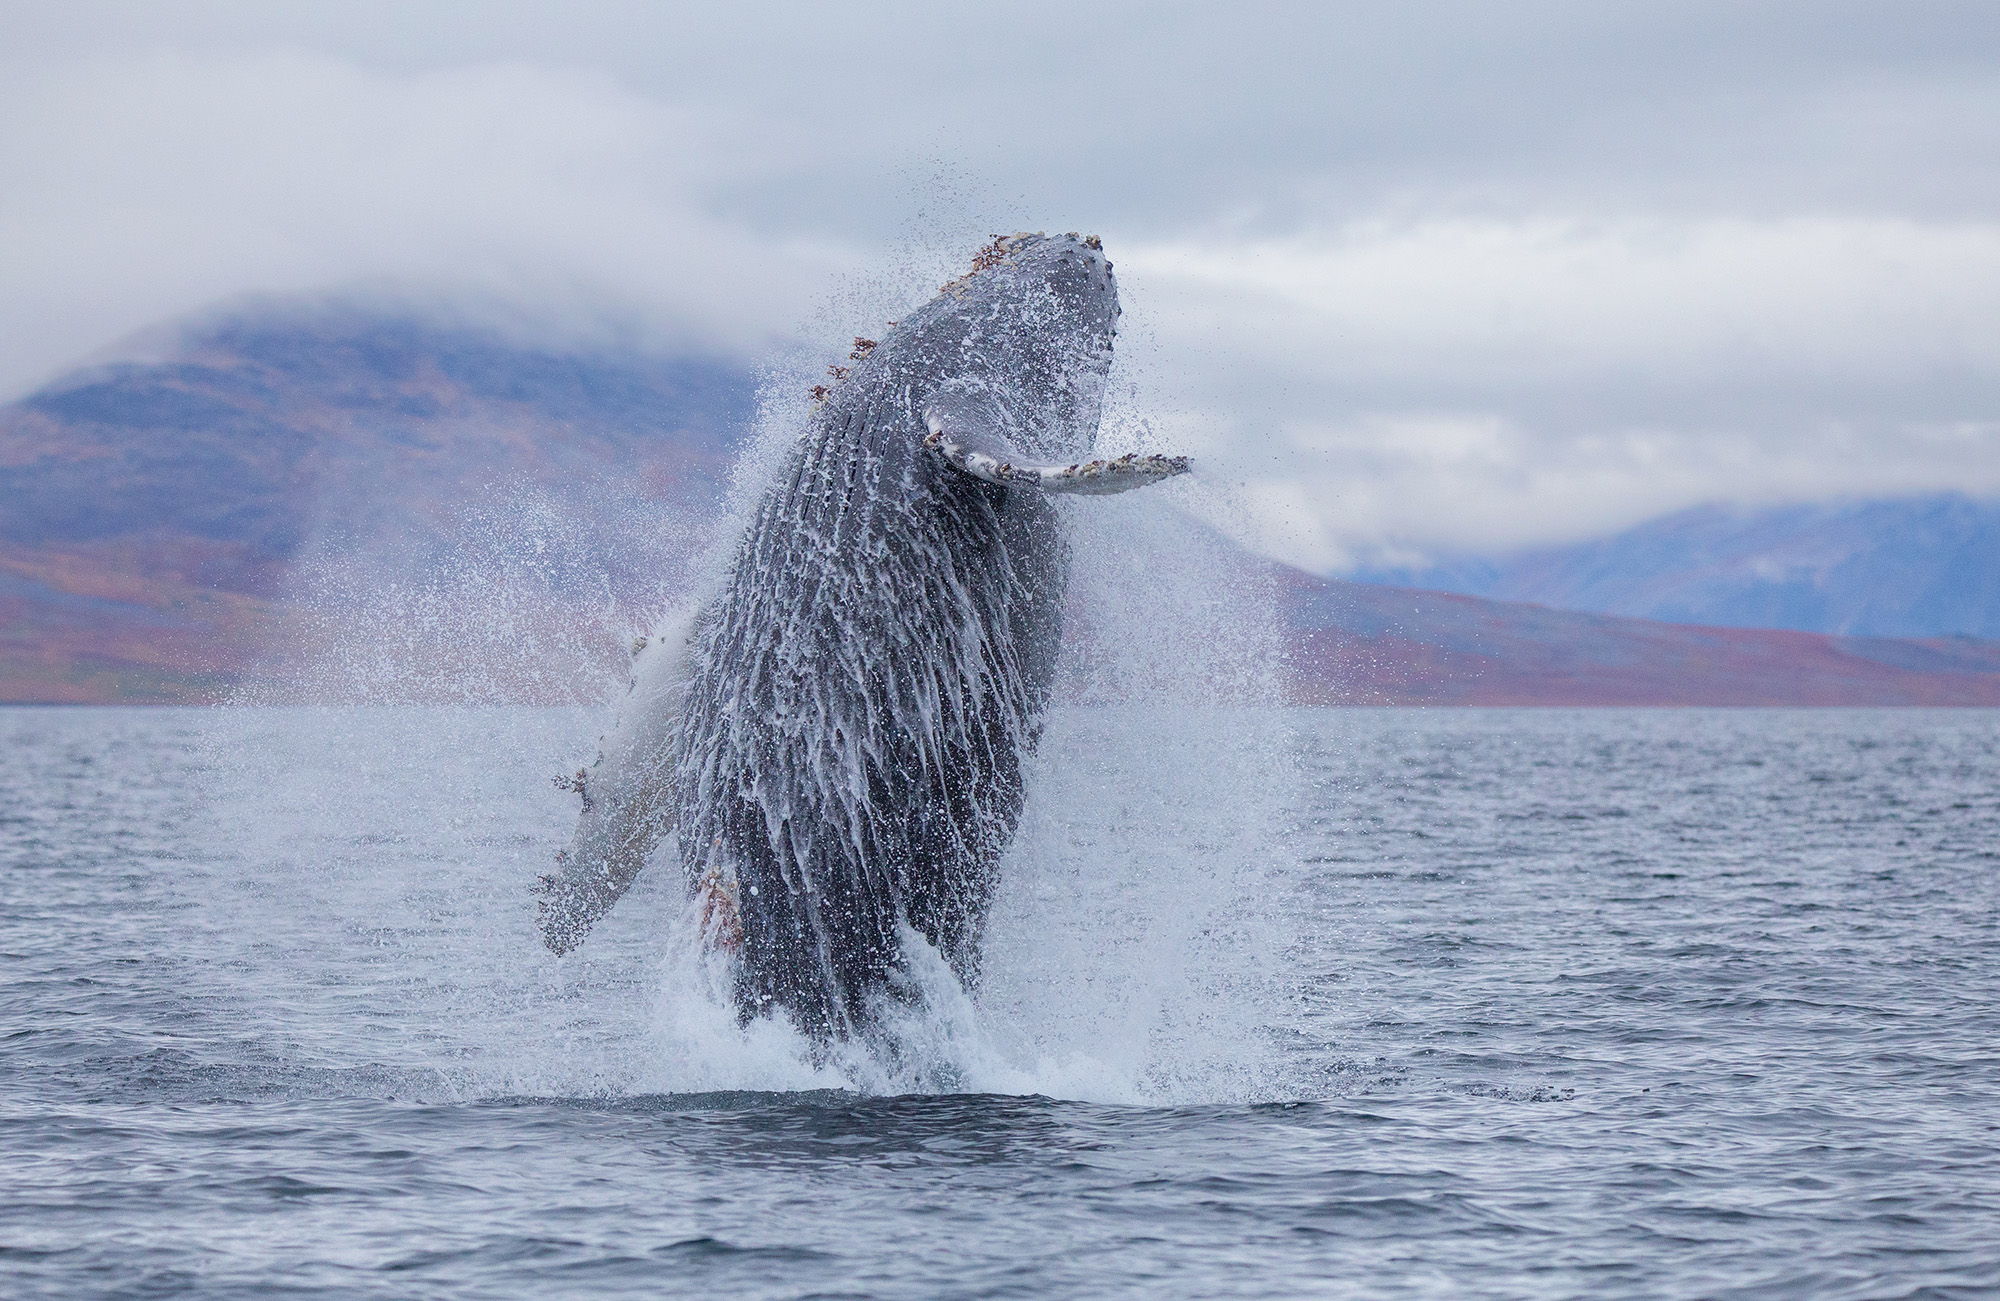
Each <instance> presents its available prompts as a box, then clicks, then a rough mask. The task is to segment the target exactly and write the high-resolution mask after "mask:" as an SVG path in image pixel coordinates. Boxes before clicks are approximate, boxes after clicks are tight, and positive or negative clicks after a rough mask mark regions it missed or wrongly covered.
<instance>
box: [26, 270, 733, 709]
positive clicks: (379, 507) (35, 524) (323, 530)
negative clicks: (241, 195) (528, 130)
mask: <svg viewBox="0 0 2000 1301" xmlns="http://www.w3.org/2000/svg"><path fill="white" fill-rule="evenodd" d="M753 398H754V383H753V380H752V378H751V377H750V376H749V375H748V374H747V373H745V372H744V371H742V370H741V369H739V368H736V367H733V366H730V365H727V364H725V363H720V362H712V361H704V360H691V359H661V358H657V357H652V356H648V355H644V354H640V353H636V352H622V351H618V350H594V351H584V350H577V351H569V352H563V351H552V350H547V349H543V348H537V347H529V346H522V345H519V344H516V343H512V342H509V341H508V340H506V339H504V338H502V337H500V336H498V335H495V334H491V333H488V332H483V331H480V330H476V329H465V328H457V327H450V326H444V325H437V324H427V323H422V322H418V321H412V320H408V319H402V318H398V317H388V316H382V315H376V314H370V313H366V312H360V311H354V310H347V309H318V310H308V309H300V310H295V311H287V312H277V313H272V312H266V313H262V314H258V315H255V316H249V317H240V318H235V319H229V320H224V321H221V322H217V323H213V324H211V325H209V326H207V327H205V328H201V329H197V330H193V331H191V332H190V333H189V334H188V335H187V336H186V337H185V338H184V339H183V340H182V342H181V343H180V345H179V346H178V347H177V348H175V349H174V351H173V353H172V355H171V357H170V358H168V359H167V360H164V361H160V362H155V363H150V364H124V365H116V366H108V367H102V368H97V369H93V370H89V371H86V372H83V373H80V374H77V375H74V376H72V377H69V378H67V379H65V380H63V381H61V382H59V383H57V384H54V385H51V386H50V387H48V388H45V389H43V390H41V391H39V392H37V393H34V394H31V395H30V396H28V397H27V398H25V399H23V400H22V401H19V402H17V403H14V404H12V405H11V406H8V407H5V408H0V699H11V700H44V701H57V702H93V701H114V700H115V701H163V700H183V699H191V698H204V697H207V696H211V695H213V693H214V692H216V691H217V690H219V689H221V688H222V687H223V686H225V685H227V684H229V683H232V682H240V681H241V680H242V679H243V678H244V676H245V675H246V674H255V673H258V672H263V671H265V670H267V669H270V668H271V667H272V666H273V665H274V664H275V663H276V661H278V660H281V659H284V658H285V657H286V654H287V651H288V648H290V647H294V646H296V644H297V643H298V642H299V640H300V639H301V638H303V637H306V636H312V635H317V636H323V635H324V634H325V633H326V631H327V629H325V628H318V629H311V630H309V629H306V628H304V627H303V626H302V625H301V623H300V619H301V617H302V616H301V610H302V608H303V607H304V606H305V605H306V604H307V603H306V602H305V601H303V599H302V598H303V597H305V596H306V595H308V593H307V592H306V591H304V590H303V589H304V588H307V587H311V588H313V589H315V590H314V591H313V592H312V593H311V595H313V596H314V597H315V600H314V601H312V602H311V603H310V604H311V607H312V610H313V611H314V613H315V615H316V616H317V617H318V618H319V619H320V621H321V622H322V623H324V622H325V621H326V619H327V617H328V613H329V610H330V609H331V608H332V607H333V606H334V605H337V601H335V600H332V599H331V598H333V597H338V596H339V595H340V593H339V592H338V591H334V590H332V589H338V588H341V587H343V586H345V587H346V588H348V589H350V594H352V593H353V592H358V591H359V589H360V588H362V587H363V586H364V585H366V582H367V581H369V579H370V578H371V577H372V578H380V579H382V580H384V581H383V582H381V583H378V584H376V586H378V587H381V588H383V589H385V590H386V589H389V588H396V589H401V590H421V591H423V592H425V593H427V594H428V596H429V597H430V598H431V599H432V603H433V605H434V604H435V597H436V594H437V592H438V591H440V590H441V589H442V587H443V585H444V584H445V583H446V582H447V581H448V580H449V579H450V577H451V575H452V574H453V571H454V569H456V571H457V573H458V575H459V577H461V578H465V577H467V573H468V571H469V570H471V569H473V568H475V567H476V565H475V564H474V562H475V561H484V562H492V561H494V560H495V559H496V557H497V558H499V559H503V560H505V561H506V562H507V566H511V568H509V569H508V572H509V573H511V574H513V575H514V576H515V577H517V578H519V577H521V575H522V572H523V565H522V563H521V562H522V558H523V556H526V555H529V554H531V553H533V554H535V555H537V556H538V557H539V558H538V559H536V560H535V562H534V568H535V572H534V573H533V574H532V575H531V577H532V578H533V579H534V581H536V582H537V583H539V585H540V586H541V587H542V588H543V589H545V593H546V595H547V596H548V597H549V600H550V602H551V603H552V605H553V606H556V607H560V606H562V605H564V604H565V603H568V604H570V605H577V604H579V603H581V604H583V605H590V604H593V603H595V604H598V605H601V604H602V601H603V599H605V588H606V587H607V584H617V585H620V586H622V587H624V588H626V589H631V588H633V587H634V586H639V587H643V586H644V584H645V583H646V582H647V581H650V580H651V579H652V573H651V572H650V571H658V570H670V569H671V568H672V564H673V561H674V559H675V557H676V556H678V555H680V554H681V553H682V552H684V551H685V550H687V549H688V547H689V546H691V545H692V544H691V542H690V539H691V538H693V537H694V536H696V535H697V534H698V533H699V532H700V529H701V527H702V526H703V524H704V523H705V520H706V519H707V517H708V516H709V515H711V514H712V513H713V511H714V510H715V508H716V504H717V501H718V500H719V498H720V496H721V494H722V492H723V490H724V487H725V485H726V483H727V480H728V475H729V472H730V465H731V462H732V459H733V455H734V451H735V442H736V439H737V437H738V436H739V434H740V431H741V430H742V429H743V428H744V426H745V425H746V423H747V422H748V420H749V419H750V416H751V412H752V406H753ZM469 548H470V550H469ZM474 552H476V553H477V554H473V553H474ZM507 566H503V568H506V567H507ZM488 568H491V564H490V563H489V564H488ZM364 571H366V572H365V573H364ZM476 577H477V576H473V578H474V579H475V581H476ZM662 577H664V578H671V577H672V575H671V574H663V575H662ZM463 585H464V584H461V586H463ZM405 613H406V614H408V613H411V612H409V611H406V612H405ZM417 613H418V614H421V612H417ZM559 613H560V612H559V610H553V609H552V611H551V618H556V617H559ZM335 617H336V618H337V616H335ZM412 618H413V619H414V618H416V615H415V614H413V615H412ZM462 622H463V621H462ZM408 626H412V625H411V621H410V620H405V627H408Z"/></svg>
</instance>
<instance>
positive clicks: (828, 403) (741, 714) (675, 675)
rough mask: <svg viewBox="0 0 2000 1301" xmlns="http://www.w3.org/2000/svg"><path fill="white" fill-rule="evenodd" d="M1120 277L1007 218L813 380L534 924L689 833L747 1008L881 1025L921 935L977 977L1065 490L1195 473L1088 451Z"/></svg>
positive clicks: (623, 731)
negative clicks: (798, 426) (1005, 232)
mask: <svg viewBox="0 0 2000 1301" xmlns="http://www.w3.org/2000/svg"><path fill="white" fill-rule="evenodd" d="M1118 316H1119V307H1118V292H1117V287H1116V282H1115V281H1114V279H1113V277H1112V267H1111V263H1110V261H1109V260H1108V259H1106V258H1105V256H1104V253H1103V249H1102V247H1101V245H1100V244H1099V243H1098V241H1097V240H1096V239H1095V238H1079V237H1077V236H1075V235H1043V234H1021V235H1012V236H1000V237H995V239H994V241H993V243H992V244H990V245H988V246H987V247H985V248H984V249H982V250H981V251H980V253H979V254H978V256H977V257H975V259H974V261H973V267H972V270H971V271H969V272H968V273H967V274H966V275H964V276H962V277H960V278H959V279H957V280H954V281H952V282H951V283H950V284H948V285H946V286H944V288H943V289H942V290H941V291H940V292H939V294H938V295H937V296H936V297H935V298H933V299H932V300H931V301H930V302H929V303H927V304H925V305H924V306H923V307H922V308H921V309H919V310H918V311H916V312H914V313H912V314H911V315H909V316H907V317H905V318H904V319H903V320H902V321H900V322H895V323H892V328H891V329H890V330H889V331H888V332H887V333H886V334H884V335H883V336H882V337H881V338H880V339H879V340H876V339H864V338H857V339H856V340H855V341H854V348H853V351H852V352H851V353H850V354H849V356H848V361H849V363H850V364H848V365H845V366H837V367H834V368H832V370H833V374H832V376H831V378H832V379H833V380H834V383H833V384H831V385H821V386H817V387H815V388H814V389H812V390H811V393H810V396H811V399H812V401H813V403H814V407H813V410H812V415H811V420H810V424H809V427H808V429H807V431H806V434H805V436H804V437H803V438H802V439H801V440H800V441H799V442H798V443H797V444H796V445H795V446H794V447H793V448H792V449H791V451H790V453H789V455H788V456H787V457H786V458H785V460H784V461H783V463H782V465H781V466H780V468H779V470H778V472H777V474H776V476H775V478H774V481H773V482H772V483H771V485H770V486H769V488H768V489H767V490H766V491H765V492H764V494H763V496H762V497H761V499H760V500H759V501H758V503H757V505H756V507H755V510H754V512H753V515H752V519H751V521H750V524H749V527H748V528H747V529H746V531H745V533H744V535H743V538H742V540H741V542H740V543H739V544H738V546H737V548H736V551H735V553H734V558H733V561H732V562H731V563H730V564H729V566H728V567H727V570H726V572H725V573H724V574H723V575H722V576H721V578H720V580H719V583H718V585H717V587H716V588H715V590H714V591H713V593H712V594H710V595H708V596H707V597H706V598H705V599H703V600H701V601H699V602H696V603H694V605H693V606H692V608H691V610H690V612H689V613H688V614H686V615H684V616H682V617H681V618H680V619H679V620H677V621H676V622H674V623H673V624H671V625H670V626H667V627H663V628H661V629H660V630H659V631H658V633H657V634H656V635H654V636H651V637H649V638H645V639H642V641H641V644H640V646H639V648H638V650H637V652H636V654H635V656H634V658H633V664H632V686H631V689H630V691H629V692H628V693H627V695H626V698H625V700H624V703H623V705H622V706H621V707H620V709H619V711H618V714H617V718H616V720H615V721H614V723H613V726H612V728H611V730H610V732H608V733H607V734H606V736H605V738H604V741H603V745H602V749H601V752H600V754H599V756H598V759H597V761H596V763H595V764H593V765H592V766H591V767H590V768H589V769H588V770H587V771H586V772H584V773H581V774H579V775H578V777H577V778H574V779H563V780H564V784H567V785H572V786H574V787H575V788H576V789H577V790H578V791H579V792H580V793H581V795H582V796H583V812H582V815H581V817H580V818H579V820H578V823H577V829H576V833H575V835H574V837H573V838H572V840H571V843H570V847H569V849H568V850H567V851H565V853H563V854H562V855H559V856H558V858H559V862H558V868H557V871H556V872H554V873H553V874H551V875H549V876H546V877H544V878H542V883H541V886H540V887H539V891H540V894H541V903H540V915H539V921H540V927H541V932H542V936H543V938H544V940H545V941H546V942H547V944H548V946H549V947H550V948H551V949H553V950H555V951H556V952H558V953H561V952H565V951H567V950H569V949H571V948H573V947H574V946H575V945H576V944H578V943H579V942H581V940H582V939H583V937H584V935H585V933H586V932H587V931H588V930H589V928H590V927H591V925H592V924H593V923H594V922H595V921H596V920H597V919H598V918H599V917H601V916H602V915H603V914H604V913H605V912H606V911H607V910H608V909H609V908H610V907H611V906H612V904H613V903H615V902H616V901H617V899H618V898H619V896H621V895H622V894H623V893H624V892H625V890H626V888H627V887H628V886H629V885H630V884H631V882H632V880H633V878H634V877H635V876H637V875H638V873H639V872H640V871H641V870H642V869H643V868H644V866H645V864H646V862H647V860H648V858H650V857H651V856H652V854H653V852H654V850H655V849H656V848H657V847H658V846H659V844H660V842H661V841H662V840H663V839H664V838H665V837H666V836H667V835H668V833H670V832H672V833H674V839H675V842H676V844H677V847H678V855H679V859H680V865H681V868H682V871H683V875H684V879H685V881H686V882H687V888H688V889H689V890H690V891H691V892H692V894H693V895H694V896H695V898H696V899H697V900H698V901H699V905H700V916H701V919H702V920H701V925H702V928H703V933H704V937H705V938H706V940H707V942H708V943H709V944H710V945H711V946H712V947H714V948H715V949H717V950H719V951H721V952H723V953H726V954H728V955H730V958H729V960H730V962H731V963H732V965H733V969H734V973H735V974H734V990H735V996H736V1001H737V1006H738V1010H739V1013H740V1015H741V1016H743V1017H744V1018H745V1019H749V1018H752V1017H756V1016H760V1015H767V1014H781V1015H783V1016H786V1017H788V1018H789V1019H790V1020H791V1021H792V1022H793V1023H794V1024H795V1025H796V1026H797V1027H798V1028H799V1030H800V1031H802V1032H803V1033H805V1034H806V1035H808V1036H809V1037H811V1038H812V1039H813V1040H815V1041H817V1042H819V1043H822V1044H824V1043H826V1042H828V1041H831V1040H834V1039H842V1038H848V1037H853V1036H856V1035H862V1034H865V1033H866V1032H867V1031H868V1030H869V1029H870V1027H871V1026H872V1024H873V1023H874V1019H875V1016H876V1013H877V1012H878V1011H879V1009H880V1008H881V1007H882V1006H883V1000H884V999H890V998H894V997H895V996H896V990H897V988H898V986H899V977H900V975H901V974H902V973H903V972H904V970H905V957H904V952H903V947H902V946H903V944H904V942H905V940H904V937H905V936H906V935H908V934H910V933H914V934H915V935H916V936H920V937H921V938H922V940H923V941H924V942H926V943H928V944H930V945H932V946H934V947H935V948H936V949H937V951H938V952H939V953H941V954H942V955H943V956H944V958H945V959H946V961H947V962H948V963H949V964H950V966H951V969H952V970H953V971H954V972H955V973H957V976H958V978H959V979H960V980H961V981H963V982H964V983H965V984H966V985H967V987H968V988H970V987H971V986H972V985H973V984H974V982H975V981H976V980H977V977H978V971H979V958H980V940H981V933H982V931H983V928H984V924H985V920H986V914H987V909H988V905H989V903H990V901H991V898H992V894H993V888H994V871H995V866H996V863H997V861H998V859H999V857H1000V855H1001V853H1002V852H1003V851H1004V850H1005V849H1006V847H1007V845H1008V843H1009V841H1010V840H1011V839H1012V837H1013V834H1014V829H1015V826H1016V824H1017V822H1018V821H1019V819H1020V814H1021V808H1022V802H1023V798H1024V791H1023V784H1022V765H1023V762H1024V760H1025V759H1026V758H1027V757H1028V756H1029V755H1030V754H1032V752H1033V750H1034V747H1035V744H1036V741H1037V739H1038V738H1039V736H1040V733H1041V728H1042V718H1043V714H1044V712H1045V710H1046V708H1047V705H1048V700H1049V693H1050V689H1051V684H1052V681H1053V678H1054V674H1055V666H1056V656H1057V652H1058V649H1059V647H1060V643H1061V637H1062V608H1063V594H1064V589H1065V586H1066V584H1067V580H1068V571H1069V549H1068V544H1067V541H1066V538H1065V535H1064V529H1063V519H1062V515H1061V513H1060V512H1059V511H1058V509H1057V507H1056V505H1055V502H1054V500H1053V497H1054V496H1055V495H1058V494H1086V495H1088V494H1105V493H1115V492H1123V491H1126V490H1128V489H1132V488H1138V487H1143V486H1145V485H1147V484H1150V483H1156V482H1158V481H1160V480H1162V479H1166V478H1170V477H1172V476H1174V475H1178V474H1182V473H1185V472H1186V471H1187V470H1188V468H1189V463H1188V460H1187V458H1186V457H1180V456H1154V455H1144V456H1142V455H1137V454H1131V455H1124V456H1118V457H1111V458H1099V457H1094V456H1093V455H1092V449H1093V445H1094V443H1095V440H1096V437H1097V430H1098V424H1099V420H1100V416H1101V412H1102V406H1103V399H1104V390H1105V384H1106V380H1107V377H1108V375H1109V371H1110V366H1111V355H1112V354H1111V346H1112V340H1113V338H1114V337H1115V335H1116V333H1117V323H1118Z"/></svg>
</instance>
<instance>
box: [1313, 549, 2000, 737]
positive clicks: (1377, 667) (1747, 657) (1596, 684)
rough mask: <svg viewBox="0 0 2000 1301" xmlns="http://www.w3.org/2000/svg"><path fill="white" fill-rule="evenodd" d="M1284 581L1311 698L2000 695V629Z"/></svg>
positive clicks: (1427, 701) (1749, 701) (1439, 701)
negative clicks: (1961, 631) (1912, 632)
mask: <svg viewBox="0 0 2000 1301" xmlns="http://www.w3.org/2000/svg"><path fill="white" fill-rule="evenodd" d="M1277 587H1278V589H1279V591H1280V592H1281V593H1282V596H1281V601H1282V604H1283V608H1284V610H1285V613H1286V616H1287V618H1288V621H1289V631H1290V643H1291V646H1292V648H1293V650H1292V655H1293V666H1292V667H1293V672H1292V681H1293V696H1294V698H1295V699H1297V700H1298V701H1299V702H1301V703H1305V704H1357V705H1366V704H1383V705H2000V641H1983V640H1980V639H1977V638H1971V637H1935V638H1924V639H1898V638H1880V637H1829V636H1825V635H1823V634H1820V633H1809V632H1796V631H1789V630H1784V629H1771V628H1717V627H1701V626H1690V625H1686V624H1673V623H1660V622H1656V621H1653V620H1648V619H1628V618H1623V617H1619V616H1616V615H1601V614H1582V613H1577V612H1575V611H1571V610H1555V609H1550V608H1548V607H1546V606H1539V605H1528V604H1523V603H1518V602H1509V601H1490V600H1486V599H1483V598H1480V597H1475V596H1463V595H1458V594H1454V593H1446V592H1432V591H1420V590H1412V589H1408V588H1396V587H1384V586H1380V585H1374V584H1367V583H1348V582H1341V581H1339V580H1333V579H1324V578H1319V577H1316V576H1313V575H1310V574H1304V573H1300V572H1299V571H1297V570H1289V571H1281V572H1280V573H1279V575H1278V578H1277Z"/></svg>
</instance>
